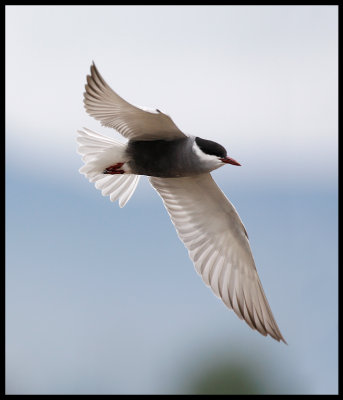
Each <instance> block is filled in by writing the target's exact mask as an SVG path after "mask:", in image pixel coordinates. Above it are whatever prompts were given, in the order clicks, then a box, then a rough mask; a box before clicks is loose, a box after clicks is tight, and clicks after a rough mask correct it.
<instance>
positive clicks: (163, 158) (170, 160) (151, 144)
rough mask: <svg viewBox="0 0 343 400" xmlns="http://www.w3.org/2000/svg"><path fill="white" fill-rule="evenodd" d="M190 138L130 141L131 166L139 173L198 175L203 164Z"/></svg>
mask: <svg viewBox="0 0 343 400" xmlns="http://www.w3.org/2000/svg"><path fill="white" fill-rule="evenodd" d="M192 144H193V141H192V140H191V139H190V138H185V139H178V140H172V141H167V140H153V141H130V142H129V143H128V146H127V150H126V151H127V154H128V158H129V160H130V161H129V166H130V168H131V170H132V172H133V173H135V174H137V175H147V176H156V177H161V178H175V177H181V176H191V175H196V174H198V173H202V172H201V166H200V165H199V162H198V160H197V157H196V154H195V153H194V152H193V151H192Z"/></svg>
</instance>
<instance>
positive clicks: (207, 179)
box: [150, 174, 286, 343]
mask: <svg viewBox="0 0 343 400" xmlns="http://www.w3.org/2000/svg"><path fill="white" fill-rule="evenodd" d="M150 182H151V184H152V186H153V187H154V188H155V189H156V190H157V192H158V193H159V194H160V196H161V197H162V199H163V202H164V205H165V207H166V209H167V211H168V213H169V215H170V218H171V220H172V222H173V224H174V225H175V228H176V230H177V232H178V235H179V237H180V239H181V240H182V241H183V243H184V244H185V246H186V247H187V249H188V251H189V255H190V258H191V259H192V260H193V263H194V265H195V268H196V271H197V272H198V273H199V274H200V275H201V276H202V279H203V280H204V282H205V283H206V285H208V286H210V287H211V289H212V290H213V292H214V293H215V294H216V296H218V297H220V298H221V299H222V300H223V302H224V303H225V304H226V305H227V306H228V307H229V308H231V309H233V310H234V311H235V313H236V314H237V315H238V317H239V318H241V319H244V320H245V321H246V322H247V323H248V325H249V326H250V327H251V328H252V329H257V330H258V331H259V332H260V333H261V334H262V335H265V336H266V335H270V336H272V337H273V338H274V339H276V340H277V341H280V340H282V341H283V342H285V340H284V338H283V337H282V334H281V332H280V330H279V328H278V326H277V324H276V322H275V319H274V317H273V314H272V311H271V309H270V307H269V304H268V301H267V299H266V296H265V294H264V291H263V288H262V285H261V282H260V279H259V277H258V274H257V271H256V267H255V263H254V260H253V256H252V253H251V249H250V245H249V241H248V236H247V233H246V230H245V228H244V226H243V224H242V221H241V220H240V218H239V216H238V214H237V212H236V210H235V208H234V206H233V205H232V204H231V203H230V201H229V200H228V199H227V198H226V196H225V195H224V193H223V192H222V191H221V190H220V189H219V187H218V186H217V184H216V183H215V182H214V180H213V179H212V176H211V175H210V174H202V175H198V176H195V177H186V178H155V177H150ZM285 343H286V342H285Z"/></svg>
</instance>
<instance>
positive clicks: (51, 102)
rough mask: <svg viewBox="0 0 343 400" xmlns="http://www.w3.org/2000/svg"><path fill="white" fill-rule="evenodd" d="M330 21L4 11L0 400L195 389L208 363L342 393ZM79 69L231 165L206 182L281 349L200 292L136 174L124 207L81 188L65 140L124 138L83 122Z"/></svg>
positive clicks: (134, 11) (289, 385) (256, 10)
mask: <svg viewBox="0 0 343 400" xmlns="http://www.w3.org/2000/svg"><path fill="white" fill-rule="evenodd" d="M337 17H338V13H337V7H335V6H327V7H324V6H313V7H310V6H294V7H293V6H292V7H290V6H282V7H281V6H274V7H267V6H257V7H252V6H244V7H243V6H242V7H238V6H223V7H222V6H198V7H195V6H182V7H177V6H173V7H166V6H161V7H157V6H151V7H150V6H143V7H138V6H129V7H124V6H123V7H119V6H112V7H105V6H101V7H95V6H93V7H91V6H89V7H88V6H75V7H71V6H68V7H64V6H58V7H52V6H47V7H40V6H26V7H25V6H17V7H16V6H7V7H6V392H7V393H8V394H18V393H22V394H31V393H47V394H65V393H75V394H80V393H87V394H97V393H99V394H100V393H109V394H111V393H151V394H155V393H156V394H158V393H194V392H195V391H196V387H198V386H199V382H204V380H206V377H208V376H209V375H210V374H211V372H213V371H216V368H219V369H220V370H222V371H224V372H223V373H224V379H226V375H225V374H227V379H228V380H229V379H230V373H231V372H230V371H231V370H230V368H236V369H237V370H238V369H241V370H242V371H243V372H242V376H243V377H246V380H247V381H249V379H250V380H254V381H256V382H257V383H258V385H257V389H256V392H260V393H316V394H322V393H337V384H338V382H337V361H338V346H337V340H338V334H337V329H338V317H337V285H338V282H337V250H338V242H337V228H338V226H337V198H338V197H337V137H338V127H337V116H338V110H337V100H338V90H337V86H338V85H337V84H338V71H337V52H338V50H337V46H338V41H337V33H338V25H337ZM92 60H94V61H95V62H96V64H97V66H98V68H99V70H100V72H101V73H102V75H103V76H104V78H105V79H106V80H107V82H108V83H109V84H110V85H111V86H112V87H113V89H114V90H116V91H117V92H118V93H119V94H120V95H121V96H123V97H124V98H125V99H127V100H128V101H130V102H132V103H134V104H142V105H146V106H156V107H158V108H159V109H161V110H163V111H165V112H167V113H168V114H170V115H171V117H172V118H173V120H174V121H175V123H176V124H177V125H178V126H179V127H180V128H181V129H182V130H183V131H184V132H186V133H190V134H194V135H198V136H200V137H204V138H208V139H212V140H215V141H218V142H219V143H221V144H223V145H224V146H225V147H226V148H227V149H228V154H229V155H231V156H232V157H233V158H235V159H237V160H238V161H239V162H241V164H242V167H240V168H234V167H229V166H227V167H225V168H221V169H219V170H217V171H215V172H214V173H213V176H214V177H215V179H216V181H217V182H218V184H219V185H220V187H221V188H222V190H223V191H224V192H225V193H226V195H227V196H228V197H229V199H230V200H231V201H232V203H233V204H234V205H235V207H236V208H237V210H238V212H239V214H240V216H241V218H242V220H243V222H244V224H245V226H246V229H247V231H248V233H249V238H250V243H251V247H252V250H253V254H254V258H255V262H256V265H257V269H258V271H259V275H260V278H261V281H262V284H263V286H264V289H265V292H266V295H267V297H268V300H269V303H270V305H271V308H272V310H273V313H274V315H275V318H276V320H277V322H278V325H279V327H280V329H281V331H282V333H283V335H284V337H285V338H286V340H287V342H288V343H289V345H288V346H286V345H284V344H280V343H277V342H275V341H274V340H272V339H271V338H265V337H263V336H261V335H259V334H258V333H257V332H256V331H252V330H251V329H250V328H249V327H248V326H247V325H246V324H245V323H243V322H242V321H240V320H239V319H238V318H237V317H236V315H235V314H234V313H233V312H232V311H229V310H228V309H227V308H226V307H225V306H224V304H222V303H221V301H220V300H219V299H217V298H216V297H215V296H214V295H213V294H212V293H211V291H210V290H209V289H208V288H206V286H205V285H204V284H203V282H202V281H201V279H200V278H199V277H198V275H197V274H196V272H195V270H194V268H193V265H192V263H191V261H190V260H189V259H188V256H187V251H186V249H185V248H184V246H183V244H182V243H181V241H180V240H179V239H178V237H177V235H176V232H175V230H174V227H173V225H172V223H171V222H170V220H169V218H168V215H167V212H166V211H165V209H164V207H163V204H162V202H161V200H160V198H159V196H158V195H157V193H155V191H154V190H153V189H152V188H151V187H150V186H149V183H148V181H147V179H146V178H143V179H141V182H140V184H139V186H138V188H137V190H136V192H135V194H134V196H133V197H132V198H131V200H130V201H129V203H128V204H127V205H126V206H125V207H124V208H123V209H120V208H119V206H118V205H117V204H113V203H111V202H110V201H109V199H108V198H105V197H102V196H101V193H100V192H99V191H98V190H96V189H95V188H94V185H93V184H90V183H89V182H88V181H87V180H86V179H85V178H84V177H83V176H81V175H80V174H79V173H78V168H79V167H80V166H81V165H82V162H81V160H80V157H79V155H77V154H76V142H75V137H76V130H77V129H79V128H80V127H82V126H86V127H88V128H91V129H94V130H96V131H98V132H101V133H103V134H107V135H109V136H110V135H112V136H113V137H115V138H117V139H118V138H119V139H120V138H121V137H120V135H119V134H117V133H116V132H115V131H113V130H111V129H108V128H104V127H101V126H100V124H99V123H98V122H97V121H95V120H94V119H92V118H91V117H89V116H88V115H87V114H86V112H85V111H84V109H83V103H82V94H83V91H84V84H85V78H86V75H87V74H88V72H89V66H90V64H91V61H92ZM122 140H123V141H124V139H122ZM222 366H223V367H222ZM204 377H205V378H204Z"/></svg>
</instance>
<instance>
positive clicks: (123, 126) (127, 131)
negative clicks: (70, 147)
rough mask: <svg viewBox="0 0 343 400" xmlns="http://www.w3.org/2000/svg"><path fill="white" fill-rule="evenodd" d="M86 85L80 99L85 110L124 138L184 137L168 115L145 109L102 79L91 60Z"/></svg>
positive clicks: (156, 138)
mask: <svg viewBox="0 0 343 400" xmlns="http://www.w3.org/2000/svg"><path fill="white" fill-rule="evenodd" d="M85 88H86V92H85V93H84V100H83V101H84V104H85V108H86V110H87V112H88V114H89V115H91V116H92V117H94V118H95V119H97V120H99V121H100V122H101V124H102V125H104V126H108V127H111V128H114V129H116V130H117V131H118V132H119V133H121V134H122V135H123V136H125V137H126V138H127V139H132V140H159V139H160V140H161V139H163V140H173V139H180V138H182V137H185V134H184V133H182V132H181V131H180V130H179V128H178V127H177V126H176V125H175V124H174V122H173V120H172V119H171V118H170V117H169V116H168V115H166V114H164V113H162V112H160V111H158V110H156V111H153V112H149V111H144V110H142V109H141V108H138V107H135V106H133V105H132V104H130V103H128V102H127V101H125V100H124V99H123V98H121V97H120V96H118V95H117V93H115V92H114V91H113V90H112V89H111V88H110V87H109V86H108V85H107V83H106V82H105V81H104V79H103V78H102V76H101V75H100V73H99V71H98V70H97V68H96V67H95V64H94V62H93V65H91V75H87V84H86V86H85Z"/></svg>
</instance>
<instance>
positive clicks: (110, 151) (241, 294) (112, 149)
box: [77, 62, 286, 343]
mask: <svg viewBox="0 0 343 400" xmlns="http://www.w3.org/2000/svg"><path fill="white" fill-rule="evenodd" d="M90 72H91V73H90V75H87V83H86V85H85V89H86V91H85V93H84V106H85V109H86V111H87V113H88V114H89V115H91V116H92V117H94V118H95V119H97V120H98V121H100V122H101V124H102V125H103V126H106V127H110V128H113V129H115V130H116V131H118V132H119V133H120V134H121V135H123V136H124V137H125V138H126V139H128V141H127V142H126V143H121V142H118V141H116V140H114V139H112V138H110V137H106V136H103V135H101V134H99V133H96V132H94V131H91V130H90V129H87V128H83V129H81V130H79V131H78V137H77V143H78V153H79V154H80V155H81V156H82V160H83V162H84V165H83V166H82V167H81V168H80V170H79V171H80V173H82V174H84V175H85V176H86V177H87V178H88V180H89V181H90V182H94V183H95V187H96V188H97V189H100V190H101V192H102V194H103V195H104V196H109V197H110V200H111V201H116V200H119V206H120V207H124V205H125V204H126V203H127V202H128V201H129V199H130V197H131V196H132V194H133V192H134V191H135V188H136V186H137V184H138V181H139V178H140V176H141V175H146V176H148V177H149V181H150V183H151V185H152V186H153V188H154V189H155V190H156V191H157V193H158V194H159V195H160V196H161V198H162V200H163V203H164V205H165V207H166V209H167V211H168V214H169V216H170V218H171V220H172V222H173V224H174V226H175V229H176V231H177V233H178V235H179V237H180V239H181V240H182V242H183V243H184V245H185V247H186V248H187V249H188V253H189V257H190V258H191V260H192V261H193V263H194V266H195V269H196V271H197V273H198V274H199V275H200V276H201V277H202V279H203V281H204V282H205V284H206V285H207V286H209V287H210V288H211V289H212V291H213V292H214V294H215V295H216V296H218V297H219V298H221V299H222V301H223V302H224V303H225V304H226V306H227V307H228V308H229V309H232V310H234V312H235V313H236V314H237V316H238V317H239V318H240V319H244V320H245V321H246V323H247V324H248V325H249V326H250V327H251V328H252V329H256V330H257V331H258V332H260V333H261V334H262V335H264V336H267V335H270V336H271V337H272V338H274V339H275V340H277V341H280V340H281V341H283V342H284V343H286V341H285V339H284V338H283V336H282V334H281V332H280V330H279V328H278V326H277V324H276V321H275V319H274V316H273V314H272V311H271V309H270V306H269V304H268V301H267V298H266V296H265V293H264V290H263V288H262V284H261V282H260V279H259V276H258V273H257V270H256V266H255V262H254V259H253V256H252V252H251V249H250V244H249V239H248V234H247V231H246V230H245V227H244V225H243V223H242V221H241V219H240V217H239V215H238V214H237V211H236V209H235V207H234V206H233V205H232V204H231V203H230V201H229V200H228V199H227V197H226V196H225V194H224V193H223V192H222V191H221V189H220V188H219V187H218V186H217V184H216V183H215V181H214V180H213V178H212V176H211V171H213V170H215V169H217V168H220V167H222V166H224V165H229V164H230V165H236V166H238V165H240V164H239V163H238V162H237V161H235V160H234V159H233V158H231V157H229V156H228V155H227V151H226V150H225V148H224V147H223V146H222V145H220V144H218V143H216V142H214V141H211V140H207V139H203V138H200V137H197V136H191V135H186V134H185V133H183V132H182V131H181V130H180V129H179V128H178V127H177V126H176V125H175V123H174V122H173V120H172V119H171V118H170V116H169V115H167V114H165V113H163V112H161V111H160V110H158V109H149V108H146V107H138V106H134V105H132V104H130V103H128V102H127V101H125V100H124V99H123V98H122V97H120V96H119V95H118V94H117V93H115V92H114V91H113V90H112V89H111V88H110V86H109V85H108V84H107V83H106V82H105V80H104V79H103V77H102V76H101V75H100V73H99V71H98V70H97V68H96V66H95V64H94V62H93V63H92V65H91V68H90Z"/></svg>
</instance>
